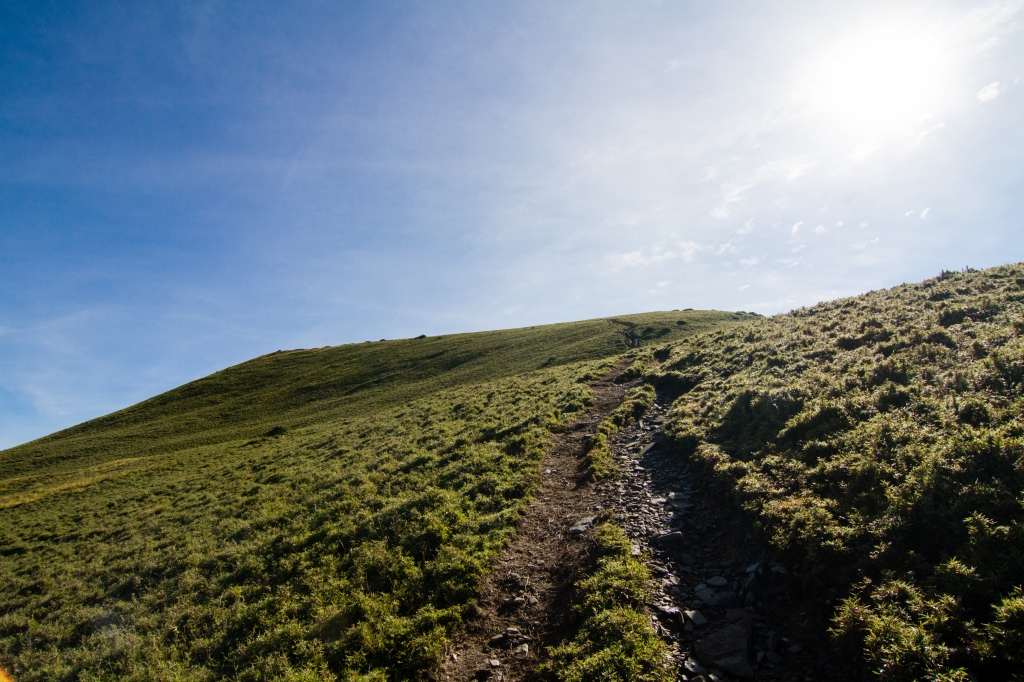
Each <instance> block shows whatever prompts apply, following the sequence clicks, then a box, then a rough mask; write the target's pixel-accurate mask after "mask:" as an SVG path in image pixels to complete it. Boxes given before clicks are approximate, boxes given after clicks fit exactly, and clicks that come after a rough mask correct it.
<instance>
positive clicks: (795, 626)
mask: <svg viewBox="0 0 1024 682" xmlns="http://www.w3.org/2000/svg"><path fill="white" fill-rule="evenodd" d="M629 364H630V361H629V360H628V359H627V360H625V361H623V362H622V363H621V364H620V365H619V366H618V367H616V368H615V369H614V370H612V372H610V373H609V374H608V375H606V376H604V377H602V378H601V380H599V381H598V382H596V383H595V384H594V385H593V386H592V389H593V393H594V400H595V405H594V407H593V408H592V409H591V410H590V411H589V412H587V413H586V414H585V415H583V416H581V417H580V419H579V420H577V421H576V422H574V423H572V424H571V425H570V426H569V427H568V428H567V429H566V430H565V431H564V432H562V433H559V434H556V435H555V436H554V438H553V443H552V446H551V448H550V449H549V450H548V452H547V454H546V456H545V459H544V462H543V464H542V478H541V482H540V485H539V489H538V490H537V492H536V494H535V497H534V500H533V502H532V503H531V504H530V505H529V506H528V507H527V509H526V510H525V512H524V515H523V517H522V519H521V521H520V524H519V527H518V529H517V533H516V535H515V537H514V538H513V540H512V541H511V542H510V544H509V546H508V548H507V549H506V551H505V552H504V553H503V555H502V557H501V561H500V562H499V564H498V566H497V567H496V569H495V570H494V571H493V572H492V573H491V574H490V575H489V576H488V577H486V578H485V579H484V581H483V583H482V586H481V597H480V600H479V602H478V609H477V612H476V617H475V618H474V619H472V620H471V621H469V622H468V624H467V626H466V627H465V629H464V631H463V632H462V633H461V636H459V637H457V638H456V639H455V641H454V642H453V644H452V646H451V647H450V649H449V651H448V654H447V655H446V657H445V659H444V661H443V662H442V665H441V668H440V670H439V671H438V673H437V677H438V679H439V680H453V681H459V682H462V681H466V680H474V679H475V680H490V681H491V682H514V681H516V682H517V681H519V680H524V681H529V680H536V679H539V678H540V666H541V665H542V664H543V662H544V661H545V660H546V651H547V649H548V648H549V647H552V646H555V645H557V644H559V643H561V642H563V641H564V640H565V639H566V637H567V636H569V635H571V633H572V630H573V625H572V623H571V620H570V613H571V612H570V610H569V599H570V596H571V594H570V590H571V586H572V583H573V581H574V579H575V578H576V577H577V576H578V575H579V574H580V573H581V572H583V571H586V570H587V569H588V568H589V567H590V566H591V565H592V561H591V559H590V553H591V550H592V547H593V543H592V537H591V532H590V531H589V530H587V531H586V532H582V533H581V532H579V528H580V527H579V526H578V525H577V524H579V522H581V521H590V522H591V523H599V522H600V521H602V520H605V519H608V520H612V521H614V522H615V523H616V524H617V525H619V526H620V527H621V528H623V530H625V532H626V534H627V535H628V536H629V537H630V538H631V539H632V541H633V544H634V552H635V553H636V554H637V555H639V556H642V557H644V559H645V561H646V562H647V564H648V566H649V567H650V568H651V572H652V575H653V576H655V578H656V583H657V585H656V587H657V589H656V590H655V591H654V595H653V597H652V599H651V601H650V603H649V604H648V609H649V611H650V615H651V620H652V625H653V626H654V628H655V630H656V631H657V632H658V634H659V635H660V636H661V637H663V638H664V639H665V641H666V642H668V643H669V644H670V645H671V647H672V649H673V655H674V657H675V659H676V662H677V664H678V670H679V679H681V680H690V681H691V682H701V681H706V682H714V681H716V680H739V679H744V678H746V679H756V680H771V681H774V680H785V681H789V680H793V681H796V680H839V681H846V680H852V679H854V678H855V677H856V674H855V673H856V671H855V670H854V669H853V668H852V666H850V665H848V664H847V662H845V661H843V660H840V659H839V658H837V657H835V656H834V655H833V654H832V653H831V652H830V651H829V650H828V648H827V642H828V640H827V634H826V627H827V623H828V619H829V617H830V615H831V609H832V608H833V606H834V604H832V603H831V600H830V599H827V598H826V599H824V600H822V599H820V598H819V599H813V598H811V597H808V596H805V595H804V594H803V593H802V592H801V590H800V589H799V588H798V586H797V581H796V580H794V579H793V575H794V573H795V572H798V569H799V567H798V566H785V565H784V564H782V563H778V562H775V561H772V560H771V559H772V557H769V556H768V555H767V554H766V553H765V551H764V548H763V546H761V545H760V544H759V543H757V542H756V540H755V539H753V536H752V534H751V533H749V532H748V530H747V528H746V527H745V525H744V522H743V521H742V519H741V518H739V516H738V515H736V512H735V508H734V507H732V506H731V505H730V504H729V501H728V499H726V498H725V497H724V495H723V494H721V493H718V492H716V491H715V490H714V489H712V488H710V487H707V486H704V485H702V482H701V481H700V480H699V477H698V476H697V475H696V474H694V473H692V472H691V471H690V470H689V467H688V465H687V463H686V461H685V460H684V459H682V458H680V457H679V456H678V455H677V454H675V453H674V452H673V451H671V450H670V449H669V448H666V447H662V446H660V445H659V436H660V433H661V430H662V422H663V421H664V418H665V416H666V415H667V413H668V404H667V403H668V401H667V400H666V399H665V398H664V396H659V398H658V400H657V401H656V403H655V405H654V406H653V407H652V408H651V409H650V410H649V411H648V413H647V414H646V415H645V416H644V418H643V419H641V421H640V423H639V424H635V425H633V426H630V427H628V428H625V429H623V430H621V431H619V432H618V433H616V434H614V435H613V437H612V438H611V439H610V445H611V447H612V452H613V455H614V456H615V458H616V461H617V463H618V465H619V468H620V475H618V476H616V477H613V478H611V479H609V480H606V481H602V482H600V483H597V484H592V483H590V482H589V481H588V479H587V463H586V457H585V456H586V452H587V450H588V448H589V445H590V442H591V439H592V437H593V435H594V433H595V432H596V429H597V426H598V425H599V424H600V423H601V420H603V419H604V417H605V416H607V415H608V414H609V413H610V412H611V411H612V410H614V409H615V407H617V406H618V405H619V404H620V403H621V401H622V398H623V395H624V394H625V392H626V390H627V389H628V388H630V387H632V386H634V385H638V383H639V382H631V383H624V384H617V383H615V379H616V377H618V376H619V375H620V374H621V373H622V371H623V370H625V369H626V367H628V366H629ZM574 525H577V529H576V530H572V527H573V526H574ZM670 533H672V534H673V535H671V536H669V534H670ZM707 588H711V590H712V592H708V591H706V589H707ZM702 589H703V590H705V591H702ZM702 597H703V599H702ZM705 600H710V602H712V603H708V601H705ZM737 623H741V624H743V625H744V626H746V627H745V630H744V628H736V627H735V625H736V624H737ZM730 626H733V627H732V628H731V631H733V632H737V631H740V632H741V634H740V637H741V639H742V637H743V636H744V635H742V632H747V633H749V635H746V637H747V639H746V642H745V646H746V651H747V657H746V659H747V664H748V669H747V671H746V673H745V674H743V675H737V674H735V673H733V674H730V672H726V671H723V670H721V669H718V668H716V667H715V666H714V665H713V662H710V661H708V659H707V657H706V656H705V657H704V658H703V660H701V659H700V658H699V657H697V656H695V655H694V654H693V652H694V650H695V648H696V647H697V646H698V642H700V641H701V640H702V639H704V638H709V639H704V641H711V640H712V639H715V637H718V638H719V639H720V638H721V637H722V636H724V635H723V631H724V630H725V629H726V628H730ZM716 633H717V634H716ZM709 636H713V637H709Z"/></svg>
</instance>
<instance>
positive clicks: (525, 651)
mask: <svg viewBox="0 0 1024 682" xmlns="http://www.w3.org/2000/svg"><path fill="white" fill-rule="evenodd" d="M512 655H513V656H515V657H516V658H526V657H527V656H529V655H530V645H529V644H520V645H519V646H517V647H516V648H515V649H513V650H512Z"/></svg>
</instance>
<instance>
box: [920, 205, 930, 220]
mask: <svg viewBox="0 0 1024 682" xmlns="http://www.w3.org/2000/svg"><path fill="white" fill-rule="evenodd" d="M931 210H932V209H931V207H929V208H926V209H925V210H923V211H921V220H924V219H925V218H927V217H928V213H930V212H931Z"/></svg>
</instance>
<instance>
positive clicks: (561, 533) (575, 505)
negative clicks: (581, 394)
mask: <svg viewBox="0 0 1024 682" xmlns="http://www.w3.org/2000/svg"><path fill="white" fill-rule="evenodd" d="M631 362H632V360H631V359H626V360H623V361H622V362H621V363H620V364H619V365H618V366H617V367H616V368H615V369H613V370H612V371H611V372H609V373H608V374H606V375H605V376H604V377H602V378H601V379H600V380H598V381H597V382H595V383H594V384H592V386H591V389H592V391H593V394H594V407H593V408H592V409H591V410H589V411H588V412H587V413H586V414H584V415H582V416H581V417H580V419H579V420H577V421H575V422H573V423H572V424H570V425H569V427H568V428H567V429H566V430H565V431H564V432H562V433H558V434H555V436H554V437H553V439H552V441H553V442H552V445H551V447H550V448H549V449H548V452H547V454H546V455H545V456H544V462H543V464H542V465H541V472H542V474H541V481H540V485H539V487H538V489H537V491H536V493H535V495H534V501H533V502H532V503H531V504H530V506H529V507H527V508H526V510H525V512H524V514H523V517H522V518H521V519H520V522H519V527H518V530H517V532H516V535H515V537H514V538H513V540H512V542H511V543H510V544H509V546H508V548H507V549H506V550H505V552H504V554H503V555H502V558H501V561H500V563H499V564H498V565H497V566H496V567H495V569H494V570H493V571H492V573H491V574H490V575H489V576H488V577H487V578H485V579H484V581H483V584H482V589H481V597H480V602H479V611H478V617H477V618H475V619H473V620H472V621H470V622H469V623H468V624H467V627H466V629H465V631H464V632H463V633H462V636H461V637H460V638H457V639H456V640H455V642H454V643H453V645H452V647H451V648H450V651H449V653H448V655H447V656H446V657H445V660H444V663H443V665H442V668H441V670H440V671H439V674H438V677H439V679H441V680H452V681H458V682H462V681H464V680H472V679H478V680H484V679H488V680H491V681H492V682H513V681H514V680H524V679H533V678H535V677H536V670H537V666H538V665H539V663H540V662H541V661H542V656H543V652H544V651H545V650H546V648H547V647H548V646H550V645H552V644H555V643H557V642H559V641H560V640H561V638H562V636H563V634H564V633H565V631H566V629H567V627H568V623H567V621H566V618H567V616H568V613H569V609H568V603H567V600H568V593H567V592H568V587H569V583H570V580H571V579H572V577H573V576H574V575H575V574H576V571H577V570H578V568H579V566H580V565H581V564H583V563H585V562H586V561H587V551H588V550H589V548H590V542H589V541H585V540H583V538H582V537H581V536H582V533H580V532H579V529H577V530H573V526H574V525H576V524H578V523H579V522H580V521H584V520H587V519H590V520H591V521H592V517H594V516H596V515H598V514H599V513H600V510H601V507H602V500H601V498H600V497H599V496H598V495H597V494H596V489H595V487H594V486H593V485H591V484H590V483H588V482H587V478H586V474H587V465H586V461H585V456H586V452H587V448H588V446H589V444H590V440H591V438H592V437H593V435H594V434H595V432H596V430H597V427H598V425H599V424H600V423H601V420H603V419H604V418H605V417H606V416H607V415H608V414H609V413H610V412H611V411H612V410H614V409H615V408H616V407H617V406H618V405H619V404H620V403H621V402H622V398H623V395H624V394H625V392H626V390H627V389H628V388H629V387H630V386H632V385H634V384H621V385H620V384H616V383H615V379H616V377H618V376H619V375H620V374H621V373H622V371H623V370H625V369H626V368H627V367H628V366H629V365H630V363H631ZM634 383H635V382H634ZM538 652H540V654H541V656H538Z"/></svg>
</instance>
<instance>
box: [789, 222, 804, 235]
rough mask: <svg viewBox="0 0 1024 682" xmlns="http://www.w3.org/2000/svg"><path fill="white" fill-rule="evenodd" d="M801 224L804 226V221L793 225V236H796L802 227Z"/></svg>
mask: <svg viewBox="0 0 1024 682" xmlns="http://www.w3.org/2000/svg"><path fill="white" fill-rule="evenodd" d="M803 224H804V221H802V220H801V221H800V222H798V223H797V224H796V225H794V226H793V229H792V232H793V234H796V233H797V232H799V231H800V228H801V227H803Z"/></svg>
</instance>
